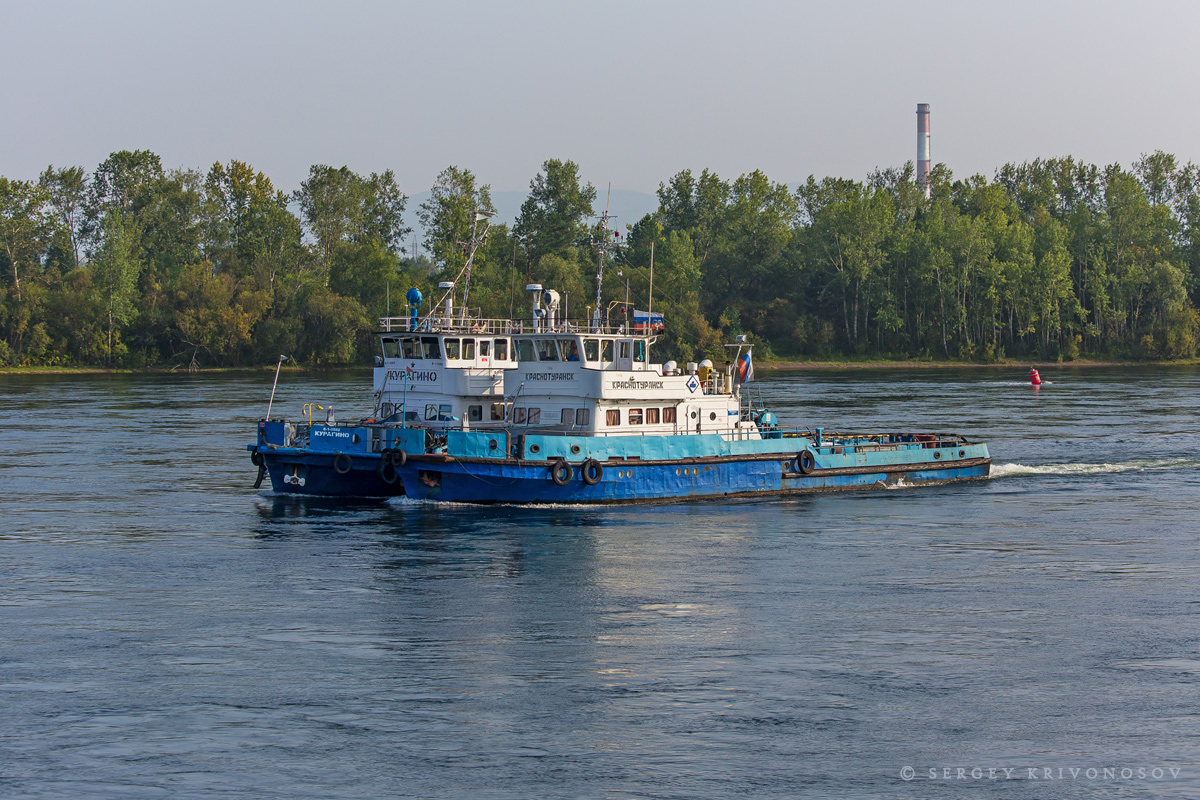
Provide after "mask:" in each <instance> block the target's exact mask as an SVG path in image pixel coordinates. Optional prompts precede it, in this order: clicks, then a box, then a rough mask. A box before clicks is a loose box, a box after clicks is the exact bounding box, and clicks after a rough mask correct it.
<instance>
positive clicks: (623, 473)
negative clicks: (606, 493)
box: [617, 470, 625, 478]
mask: <svg viewBox="0 0 1200 800" xmlns="http://www.w3.org/2000/svg"><path fill="white" fill-rule="evenodd" d="M617 477H618V478H624V477H625V471H624V470H618V471H617Z"/></svg>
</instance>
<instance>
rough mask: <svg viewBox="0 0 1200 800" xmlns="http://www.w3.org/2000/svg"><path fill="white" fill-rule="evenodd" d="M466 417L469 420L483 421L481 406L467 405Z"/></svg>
mask: <svg viewBox="0 0 1200 800" xmlns="http://www.w3.org/2000/svg"><path fill="white" fill-rule="evenodd" d="M467 419H468V420H470V421H471V422H483V406H467Z"/></svg>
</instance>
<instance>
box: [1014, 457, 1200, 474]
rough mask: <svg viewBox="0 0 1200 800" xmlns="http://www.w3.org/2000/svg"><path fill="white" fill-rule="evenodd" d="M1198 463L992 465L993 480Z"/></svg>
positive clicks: (1167, 460) (1183, 460)
mask: <svg viewBox="0 0 1200 800" xmlns="http://www.w3.org/2000/svg"><path fill="white" fill-rule="evenodd" d="M1196 467H1200V461H1198V460H1196V459H1192V458H1158V459H1142V460H1139V461H1125V462H1122V463H1117V464H1108V463H1106V464H1040V465H1032V466H1031V465H1026V464H993V465H992V473H991V475H992V477H993V478H1011V477H1015V476H1019V475H1096V474H1100V473H1106V472H1107V473H1117V472H1147V471H1150V470H1164V469H1195V468H1196Z"/></svg>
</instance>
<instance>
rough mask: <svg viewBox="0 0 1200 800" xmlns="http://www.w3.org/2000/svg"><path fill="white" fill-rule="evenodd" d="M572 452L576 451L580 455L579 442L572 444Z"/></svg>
mask: <svg viewBox="0 0 1200 800" xmlns="http://www.w3.org/2000/svg"><path fill="white" fill-rule="evenodd" d="M571 452H572V453H574V454H575V455H579V445H577V444H573V445H571Z"/></svg>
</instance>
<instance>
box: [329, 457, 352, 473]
mask: <svg viewBox="0 0 1200 800" xmlns="http://www.w3.org/2000/svg"><path fill="white" fill-rule="evenodd" d="M353 468H354V459H352V458H350V456H348V455H346V454H345V453H338V454H337V455H336V456H334V457H333V471H334V472H336V473H337V474H338V475H345V474H346V473H347V472H349V471H350V470H352V469H353Z"/></svg>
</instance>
